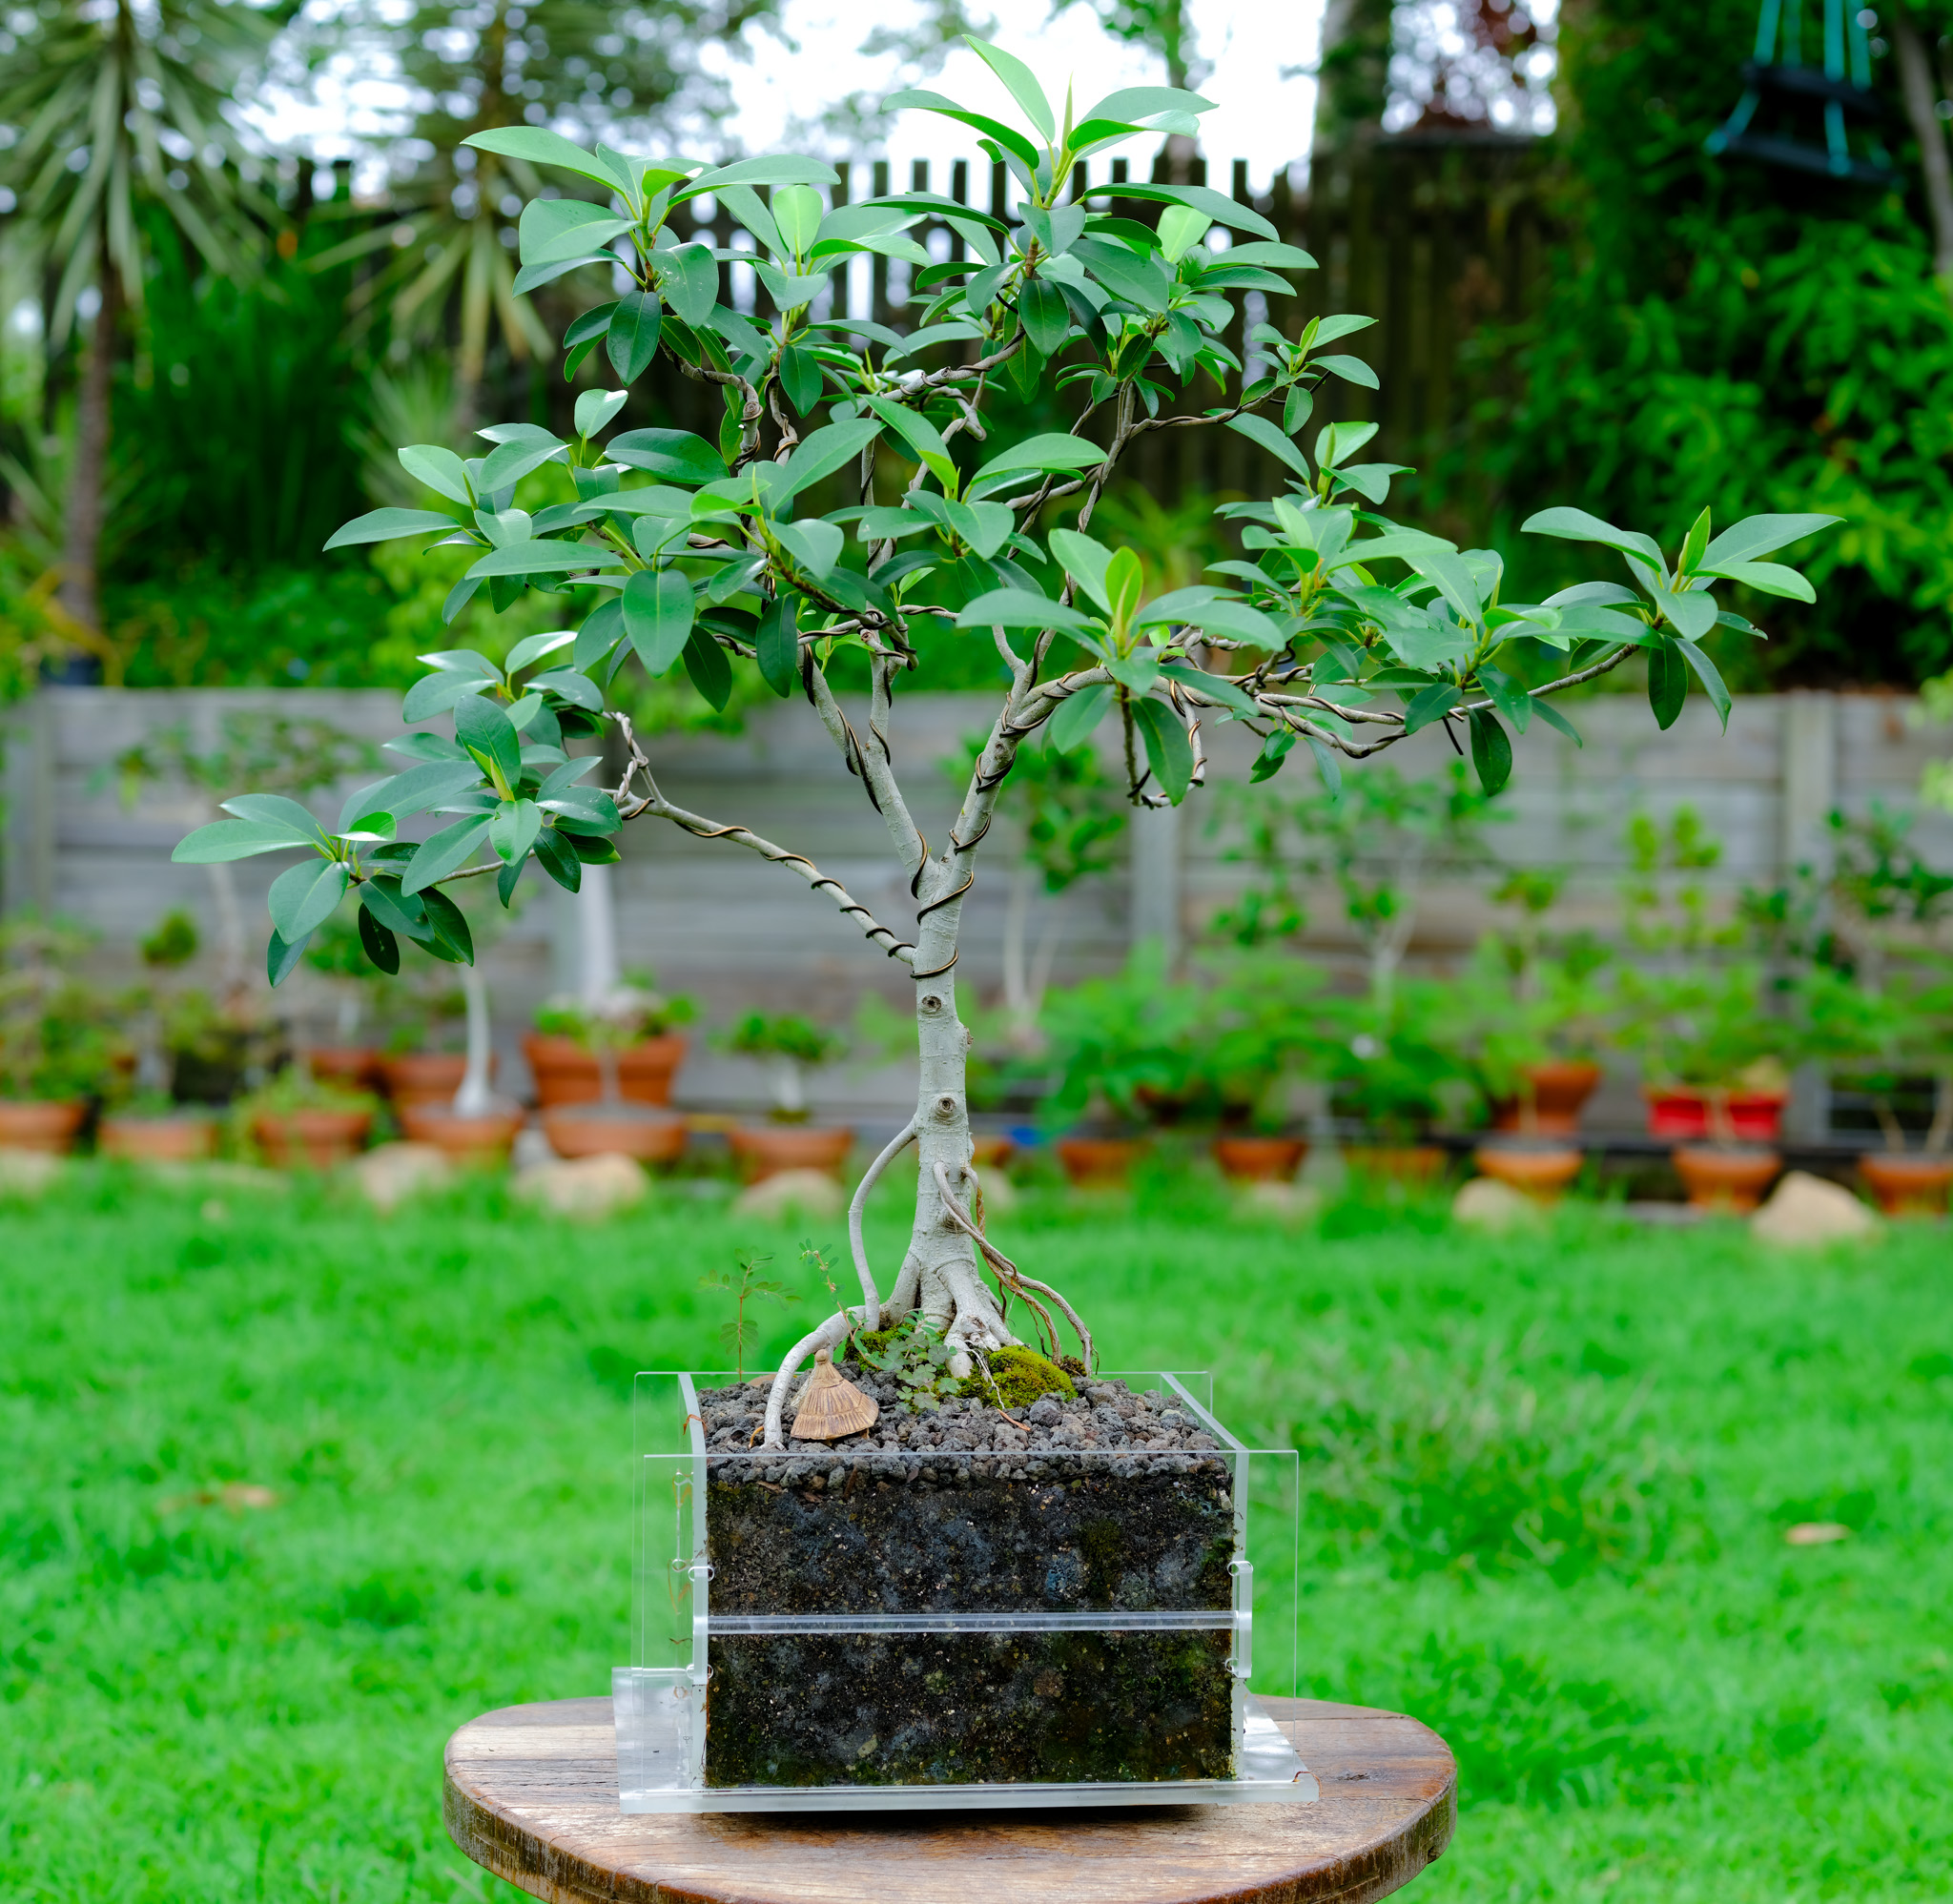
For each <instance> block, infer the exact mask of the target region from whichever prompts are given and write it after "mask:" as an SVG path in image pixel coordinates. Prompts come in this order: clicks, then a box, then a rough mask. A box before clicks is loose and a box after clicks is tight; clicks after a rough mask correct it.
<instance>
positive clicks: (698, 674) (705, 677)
mask: <svg viewBox="0 0 1953 1904" xmlns="http://www.w3.org/2000/svg"><path fill="white" fill-rule="evenodd" d="M685 671H686V673H687V674H689V676H690V677H691V685H692V686H694V687H696V688H697V689H698V691H699V692H700V693H701V694H702V695H704V696H705V698H706V699H707V700H708V701H709V702H710V703H711V705H712V706H713V708H714V709H715V710H717V711H721V712H723V711H724V709H725V706H726V703H727V702H728V701H730V699H731V698H732V667H731V664H730V662H729V661H728V660H727V658H726V650H725V649H724V648H722V647H721V646H720V645H718V643H717V642H715V641H714V640H713V639H712V638H711V636H710V635H709V634H708V633H707V632H706V630H705V629H703V628H693V629H692V631H691V633H690V635H689V637H688V638H687V641H686V644H685Z"/></svg>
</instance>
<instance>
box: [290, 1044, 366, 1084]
mask: <svg viewBox="0 0 1953 1904" xmlns="http://www.w3.org/2000/svg"><path fill="white" fill-rule="evenodd" d="M305 1064H306V1068H307V1069H308V1070H309V1071H310V1072H311V1073H312V1075H313V1076H314V1077H316V1078H317V1079H318V1080H319V1083H321V1084H337V1085H340V1086H342V1087H343V1088H344V1089H345V1090H347V1091H378V1090H379V1089H380V1053H379V1051H378V1050H376V1049H375V1048H374V1047H373V1046H371V1045H314V1046H313V1047H312V1049H311V1050H310V1051H308V1052H307V1053H306V1054H305Z"/></svg>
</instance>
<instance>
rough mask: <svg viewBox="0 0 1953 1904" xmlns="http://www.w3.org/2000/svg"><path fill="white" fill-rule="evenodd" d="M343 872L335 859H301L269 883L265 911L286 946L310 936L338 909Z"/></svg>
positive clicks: (344, 870) (342, 889)
mask: <svg viewBox="0 0 1953 1904" xmlns="http://www.w3.org/2000/svg"><path fill="white" fill-rule="evenodd" d="M345 892H346V869H345V866H344V864H343V862H341V861H339V860H336V859H329V860H305V861H302V862H300V864H298V866H292V867H287V868H286V869H285V870H284V871H283V872H281V873H279V874H278V877H277V878H276V879H274V880H273V881H272V883H271V891H269V892H268V893H266V894H265V901H264V903H265V909H266V911H269V912H270V913H271V922H272V924H273V925H274V926H276V927H277V928H278V936H279V937H280V938H282V939H283V940H284V941H285V943H286V944H287V945H295V944H297V943H298V941H299V940H300V939H305V938H309V937H311V935H312V934H313V933H314V932H317V931H318V930H319V927H320V926H322V925H324V923H325V922H326V921H327V920H328V919H329V918H331V917H332V915H333V913H334V912H336V911H338V910H339V901H340V900H341V899H342V898H344V897H345Z"/></svg>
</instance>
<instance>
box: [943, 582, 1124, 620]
mask: <svg viewBox="0 0 1953 1904" xmlns="http://www.w3.org/2000/svg"><path fill="white" fill-rule="evenodd" d="M956 626H957V627H959V628H1090V627H1092V626H1093V623H1092V620H1091V618H1090V617H1089V616H1086V615H1081V614H1079V611H1078V610H1077V609H1076V608H1067V607H1066V606H1065V605H1064V604H1062V603H1061V602H1050V601H1047V600H1046V599H1045V598H1044V597H1043V596H1041V595H1034V594H1032V593H1031V591H1030V590H1029V589H1027V588H994V589H992V590H991V591H990V592H989V593H988V594H987V595H979V596H977V599H976V600H975V601H974V602H972V603H971V604H969V605H968V606H967V607H966V608H964V610H963V611H962V613H961V614H959V615H958V616H957V617H956Z"/></svg>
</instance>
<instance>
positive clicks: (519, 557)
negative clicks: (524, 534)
mask: <svg viewBox="0 0 1953 1904" xmlns="http://www.w3.org/2000/svg"><path fill="white" fill-rule="evenodd" d="M623 566H624V558H623V557H622V556H621V555H619V554H618V553H617V551H616V550H615V549H608V548H606V547H605V546H604V545H603V543H584V542H555V541H549V542H524V543H508V544H507V545H506V546H505V547H503V548H499V549H490V550H489V551H488V553H487V554H486V555H484V556H483V558H482V559H481V561H480V562H478V563H475V564H474V565H473V566H472V567H471V568H470V569H469V570H468V574H469V575H470V576H471V577H474V578H476V579H482V578H485V577H489V576H498V575H569V574H573V573H574V572H576V571H577V570H579V569H586V568H596V569H609V568H622V567H623Z"/></svg>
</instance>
